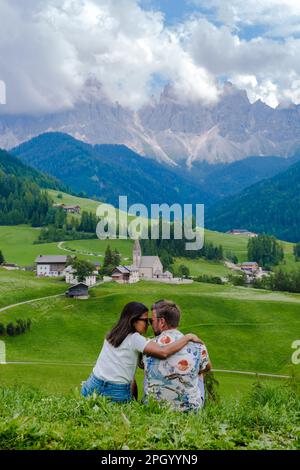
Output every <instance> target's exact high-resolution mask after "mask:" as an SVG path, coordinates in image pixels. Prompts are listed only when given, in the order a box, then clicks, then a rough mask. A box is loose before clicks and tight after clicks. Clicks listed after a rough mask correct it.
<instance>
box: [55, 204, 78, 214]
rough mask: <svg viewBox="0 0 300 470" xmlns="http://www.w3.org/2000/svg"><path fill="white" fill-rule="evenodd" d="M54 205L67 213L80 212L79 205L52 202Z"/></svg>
mask: <svg viewBox="0 0 300 470" xmlns="http://www.w3.org/2000/svg"><path fill="white" fill-rule="evenodd" d="M54 207H61V208H62V209H63V210H64V211H65V212H67V213H69V214H80V206H66V204H54Z"/></svg>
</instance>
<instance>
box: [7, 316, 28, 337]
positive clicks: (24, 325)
mask: <svg viewBox="0 0 300 470" xmlns="http://www.w3.org/2000/svg"><path fill="white" fill-rule="evenodd" d="M30 328H31V320H30V319H27V320H22V319H20V320H16V323H13V322H10V323H8V324H7V325H4V324H3V323H0V336H18V335H21V334H23V333H26V331H28V330H30Z"/></svg>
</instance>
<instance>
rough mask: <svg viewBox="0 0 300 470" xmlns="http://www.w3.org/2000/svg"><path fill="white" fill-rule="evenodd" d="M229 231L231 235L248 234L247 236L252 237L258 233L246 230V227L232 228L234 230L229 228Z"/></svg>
mask: <svg viewBox="0 0 300 470" xmlns="http://www.w3.org/2000/svg"><path fill="white" fill-rule="evenodd" d="M226 233H228V234H229V235H246V236H247V237H250V238H253V237H257V236H258V235H257V233H254V232H250V231H249V230H245V229H232V230H228V232H226Z"/></svg>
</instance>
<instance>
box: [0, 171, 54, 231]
mask: <svg viewBox="0 0 300 470" xmlns="http://www.w3.org/2000/svg"><path fill="white" fill-rule="evenodd" d="M51 205H52V203H51V200H50V198H49V196H48V194H47V193H46V192H45V191H41V190H40V188H39V187H38V186H37V185H36V184H35V183H32V182H30V181H28V180H26V179H24V180H23V179H20V178H18V177H16V176H13V175H5V174H4V173H2V172H1V170H0V225H19V224H24V223H25V224H31V225H32V226H33V227H40V226H41V225H44V223H45V219H46V216H47V214H48V212H49V210H50V208H51Z"/></svg>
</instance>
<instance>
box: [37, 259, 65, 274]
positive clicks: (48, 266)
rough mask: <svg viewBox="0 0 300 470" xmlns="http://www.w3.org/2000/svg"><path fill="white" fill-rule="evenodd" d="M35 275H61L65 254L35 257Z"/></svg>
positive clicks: (63, 268) (63, 269)
mask: <svg viewBox="0 0 300 470" xmlns="http://www.w3.org/2000/svg"><path fill="white" fill-rule="evenodd" d="M35 262H36V275H37V276H38V277H58V276H63V275H64V271H65V268H66V263H67V256H60V255H55V256H43V255H40V256H38V257H37V258H36V260H35Z"/></svg>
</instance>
